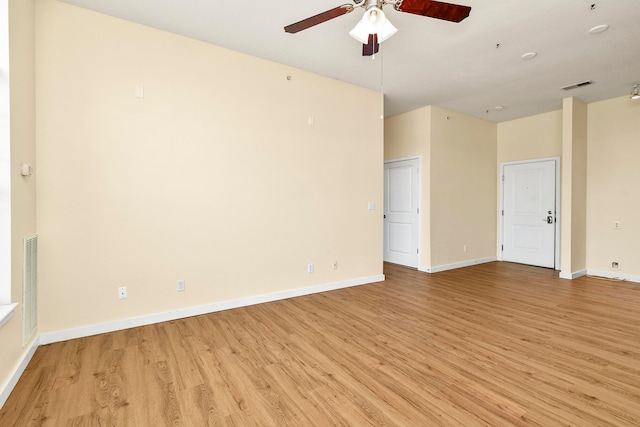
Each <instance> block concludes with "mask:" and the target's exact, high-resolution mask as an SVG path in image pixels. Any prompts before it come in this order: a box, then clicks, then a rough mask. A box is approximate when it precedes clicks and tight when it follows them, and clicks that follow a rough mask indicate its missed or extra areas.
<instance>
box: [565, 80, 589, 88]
mask: <svg viewBox="0 0 640 427" xmlns="http://www.w3.org/2000/svg"><path fill="white" fill-rule="evenodd" d="M591 84H593V82H592V81H591V80H587V81H586V82H582V83H576V84H574V85H571V86H565V87H563V88H562V90H571V89H577V88H579V87H582V86H589V85H591Z"/></svg>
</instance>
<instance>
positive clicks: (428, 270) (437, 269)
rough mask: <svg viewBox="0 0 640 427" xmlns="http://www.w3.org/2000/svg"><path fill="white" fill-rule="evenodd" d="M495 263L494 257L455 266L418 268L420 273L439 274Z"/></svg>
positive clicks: (458, 263)
mask: <svg viewBox="0 0 640 427" xmlns="http://www.w3.org/2000/svg"><path fill="white" fill-rule="evenodd" d="M493 261H497V258H496V257H494V256H492V257H487V258H478V259H472V260H469V261H462V262H456V263H453V264H445V265H437V266H435V267H420V268H418V270H419V271H423V272H425V273H439V272H441V271H447V270H453V269H456V268H463V267H469V266H472V265H476V264H484V263H487V262H493Z"/></svg>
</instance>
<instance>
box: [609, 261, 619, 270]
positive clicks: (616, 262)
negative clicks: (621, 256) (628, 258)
mask: <svg viewBox="0 0 640 427" xmlns="http://www.w3.org/2000/svg"><path fill="white" fill-rule="evenodd" d="M611 268H612V269H614V270H617V269H619V268H620V264H619V263H618V261H613V262H611Z"/></svg>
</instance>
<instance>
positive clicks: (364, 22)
mask: <svg viewBox="0 0 640 427" xmlns="http://www.w3.org/2000/svg"><path fill="white" fill-rule="evenodd" d="M397 31H398V29H397V28H396V27H394V26H393V24H392V23H391V22H390V21H389V20H388V19H387V17H386V16H385V15H384V12H383V11H382V9H380V8H379V7H377V6H374V7H370V8H369V9H367V11H366V12H365V13H364V16H363V17H362V19H361V20H360V21H358V23H357V24H356V26H355V27H354V28H353V30H351V31H350V32H349V35H350V36H351V37H353V38H354V39H356V40H358V41H359V42H360V43H364V44H366V43H367V42H368V40H369V34H377V36H378V43H382V42H383V41H385V40H386V39H388V38H389V37H391V36H392V35H394V34H395V33H396V32H397Z"/></svg>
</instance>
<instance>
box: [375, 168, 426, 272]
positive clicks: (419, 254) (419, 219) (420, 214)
mask: <svg viewBox="0 0 640 427" xmlns="http://www.w3.org/2000/svg"><path fill="white" fill-rule="evenodd" d="M406 160H417V161H418V209H420V207H421V206H422V191H421V189H422V170H421V168H422V155H418V156H409V157H399V158H397V159H390V160H385V161H384V164H385V165H386V164H387V163H396V162H404V161H406ZM385 203H386V200H385V201H383V205H384V204H385ZM384 206H386V205H384ZM383 210H384V209H383ZM383 215H384V213H383ZM383 223H384V220H383ZM383 227H384V226H383ZM421 230H422V212H420V211H418V230H417V231H416V233H418V265H417V268H418V269H420V266H421V265H422V263H421V261H422V251H421V250H420V249H421V247H420V239H421V238H422V235H421V234H420V233H421ZM382 233H383V237H382V238H383V240H384V229H383V230H382ZM382 246H383V248H382V250H383V252H384V242H383V245H382ZM383 259H384V253H383Z"/></svg>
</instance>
